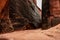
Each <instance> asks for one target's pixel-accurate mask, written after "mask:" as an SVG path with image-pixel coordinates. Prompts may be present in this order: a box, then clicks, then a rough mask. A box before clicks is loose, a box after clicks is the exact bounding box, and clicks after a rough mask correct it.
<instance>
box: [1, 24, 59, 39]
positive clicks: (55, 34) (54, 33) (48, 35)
mask: <svg viewBox="0 0 60 40" xmlns="http://www.w3.org/2000/svg"><path fill="white" fill-rule="evenodd" d="M4 38H5V39H8V40H60V24H58V25H56V26H54V27H52V28H50V29H48V30H41V29H37V30H24V31H15V32H12V33H6V34H0V39H4Z"/></svg>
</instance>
